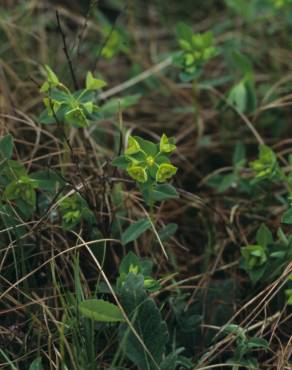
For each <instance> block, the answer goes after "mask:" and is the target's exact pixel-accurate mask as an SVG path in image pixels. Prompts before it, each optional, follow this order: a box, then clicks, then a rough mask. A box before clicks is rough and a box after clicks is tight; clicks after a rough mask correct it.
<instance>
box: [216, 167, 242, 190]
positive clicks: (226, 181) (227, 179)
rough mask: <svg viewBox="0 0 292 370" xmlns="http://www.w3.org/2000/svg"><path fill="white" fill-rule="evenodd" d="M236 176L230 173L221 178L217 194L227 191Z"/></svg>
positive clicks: (234, 181)
mask: <svg viewBox="0 0 292 370" xmlns="http://www.w3.org/2000/svg"><path fill="white" fill-rule="evenodd" d="M236 180H237V175H236V173H234V172H231V173H229V174H227V175H225V176H223V177H222V180H221V182H220V184H219V186H218V188H217V191H218V193H224V191H226V190H227V189H229V188H230V187H231V186H232V185H233V184H234V183H236Z"/></svg>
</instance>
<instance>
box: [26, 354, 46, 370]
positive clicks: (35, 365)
mask: <svg viewBox="0 0 292 370" xmlns="http://www.w3.org/2000/svg"><path fill="white" fill-rule="evenodd" d="M29 370H43V365H42V358H41V357H37V358H36V359H35V360H33V362H32V363H31V364H30V367H29Z"/></svg>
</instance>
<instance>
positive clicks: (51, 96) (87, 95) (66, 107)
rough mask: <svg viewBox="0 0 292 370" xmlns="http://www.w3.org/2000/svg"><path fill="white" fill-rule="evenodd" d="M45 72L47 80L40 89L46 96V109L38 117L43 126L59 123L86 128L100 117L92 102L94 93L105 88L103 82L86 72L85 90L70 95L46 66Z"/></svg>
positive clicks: (96, 107) (44, 100)
mask: <svg viewBox="0 0 292 370" xmlns="http://www.w3.org/2000/svg"><path fill="white" fill-rule="evenodd" d="M45 72H46V77H47V78H46V81H45V82H44V83H43V85H42V87H41V89H40V92H42V93H44V94H45V95H46V97H45V98H44V99H43V102H44V104H45V106H46V109H45V110H44V111H43V112H42V113H41V115H40V121H41V122H42V123H43V124H52V123H59V122H60V123H65V124H67V125H69V126H72V127H86V126H87V125H88V124H89V121H93V120H95V119H96V118H99V117H100V115H99V111H100V108H99V106H98V105H96V104H95V103H94V100H95V99H96V98H95V91H97V90H100V89H101V88H102V87H104V86H106V83H105V82H104V81H103V80H100V79H97V78H95V77H94V76H93V75H92V73H91V72H88V73H87V75H86V86H85V88H84V89H82V90H78V91H76V92H74V93H72V92H71V91H70V90H69V88H68V87H67V86H65V85H64V84H63V83H62V82H60V81H59V79H58V77H57V75H56V74H55V73H54V72H53V71H52V70H51V68H50V67H49V66H47V65H46V66H45Z"/></svg>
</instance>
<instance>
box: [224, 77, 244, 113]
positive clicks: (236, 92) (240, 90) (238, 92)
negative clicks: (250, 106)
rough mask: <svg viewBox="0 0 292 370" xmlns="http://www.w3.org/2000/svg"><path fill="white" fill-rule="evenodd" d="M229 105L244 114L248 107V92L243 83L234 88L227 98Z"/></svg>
mask: <svg viewBox="0 0 292 370" xmlns="http://www.w3.org/2000/svg"><path fill="white" fill-rule="evenodd" d="M227 100H228V102H229V104H231V105H233V106H235V108H236V109H238V111H239V112H241V113H243V112H245V110H246V107H247V91H246V87H245V84H244V82H243V81H241V82H239V83H238V84H236V85H235V86H233V87H232V89H231V90H230V92H229V94H228V98H227Z"/></svg>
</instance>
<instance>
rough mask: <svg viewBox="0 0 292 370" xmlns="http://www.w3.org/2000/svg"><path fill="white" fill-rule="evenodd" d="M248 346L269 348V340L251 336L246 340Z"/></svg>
mask: <svg viewBox="0 0 292 370" xmlns="http://www.w3.org/2000/svg"><path fill="white" fill-rule="evenodd" d="M247 346H248V348H263V349H269V342H268V341H267V340H265V339H263V338H258V337H252V338H250V339H249V340H248V342H247Z"/></svg>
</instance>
